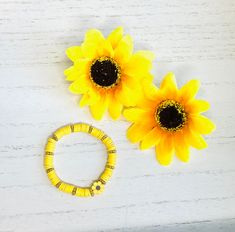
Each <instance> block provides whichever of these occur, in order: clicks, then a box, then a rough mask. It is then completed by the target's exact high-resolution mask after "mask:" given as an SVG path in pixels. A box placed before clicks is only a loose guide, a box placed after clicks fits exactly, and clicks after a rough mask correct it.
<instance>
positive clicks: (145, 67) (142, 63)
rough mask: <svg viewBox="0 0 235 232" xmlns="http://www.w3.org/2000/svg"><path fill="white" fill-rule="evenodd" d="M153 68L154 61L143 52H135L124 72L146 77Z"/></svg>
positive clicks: (129, 74)
mask: <svg viewBox="0 0 235 232" xmlns="http://www.w3.org/2000/svg"><path fill="white" fill-rule="evenodd" d="M151 68H152V61H151V60H149V59H148V58H146V56H145V55H143V54H142V53H138V52H137V53H135V54H134V55H133V56H132V57H131V58H130V60H129V62H128V63H127V64H126V66H125V68H124V69H123V71H122V72H123V73H124V74H126V75H128V76H133V77H135V78H137V77H139V78H144V77H145V75H146V74H148V73H149V71H150V70H151Z"/></svg>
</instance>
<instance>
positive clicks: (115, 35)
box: [107, 27, 123, 49]
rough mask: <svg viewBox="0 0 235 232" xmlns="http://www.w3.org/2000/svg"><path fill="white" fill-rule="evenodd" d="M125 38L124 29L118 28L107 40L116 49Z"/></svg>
mask: <svg viewBox="0 0 235 232" xmlns="http://www.w3.org/2000/svg"><path fill="white" fill-rule="evenodd" d="M122 36H123V28H122V27H117V28H116V29H115V30H113V31H112V32H111V33H110V34H109V36H108V38H107V40H108V41H109V42H110V43H111V45H112V47H113V48H114V49H115V48H116V47H117V45H118V43H119V41H120V40H121V38H122Z"/></svg>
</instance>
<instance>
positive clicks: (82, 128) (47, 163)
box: [44, 123, 117, 197]
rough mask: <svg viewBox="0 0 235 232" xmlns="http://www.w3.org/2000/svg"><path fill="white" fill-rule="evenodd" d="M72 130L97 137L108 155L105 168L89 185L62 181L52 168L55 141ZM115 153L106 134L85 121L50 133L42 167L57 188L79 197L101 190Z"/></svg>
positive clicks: (113, 161) (114, 160)
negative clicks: (84, 185)
mask: <svg viewBox="0 0 235 232" xmlns="http://www.w3.org/2000/svg"><path fill="white" fill-rule="evenodd" d="M73 132H86V133H89V134H91V135H93V136H94V137H96V138H98V139H99V140H100V141H101V142H102V143H103V144H104V145H105V146H106V148H107V154H108V157H107V162H106V165H105V169H104V171H103V172H102V173H101V175H100V177H99V178H98V180H95V181H93V183H92V184H91V185H90V186H89V187H79V186H76V185H73V184H69V183H66V182H63V181H62V180H61V179H60V178H59V177H58V175H57V174H56V171H55V168H54V164H53V159H54V151H55V147H56V142H57V141H58V140H59V139H61V138H62V137H63V136H64V135H68V134H70V133H73ZM116 155H117V154H116V147H115V145H114V143H113V141H112V140H111V138H110V137H109V136H108V135H106V134H105V133H104V132H103V131H101V130H99V129H97V128H95V127H93V126H91V125H88V124H85V123H76V124H72V125H67V126H64V127H61V128H59V129H57V130H56V131H55V132H54V133H53V134H52V136H51V137H49V138H48V140H47V144H46V147H45V156H44V168H45V170H46V173H47V176H48V178H49V180H50V181H51V183H52V184H53V185H54V186H55V187H56V188H58V189H59V190H61V191H63V192H66V193H71V194H72V195H75V196H79V197H90V196H94V195H96V194H100V193H101V192H103V190H104V185H105V184H106V182H107V181H108V180H109V179H110V178H111V176H112V173H113V169H114V167H115V164H116Z"/></svg>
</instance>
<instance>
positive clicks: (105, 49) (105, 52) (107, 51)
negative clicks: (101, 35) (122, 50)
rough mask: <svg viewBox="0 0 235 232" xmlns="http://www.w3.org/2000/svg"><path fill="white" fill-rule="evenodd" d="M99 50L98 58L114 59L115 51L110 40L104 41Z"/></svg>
mask: <svg viewBox="0 0 235 232" xmlns="http://www.w3.org/2000/svg"><path fill="white" fill-rule="evenodd" d="M97 49H98V52H97V53H98V56H100V57H102V56H107V57H113V54H114V51H113V48H112V45H111V43H110V42H109V41H108V40H104V41H103V42H102V43H101V44H100V46H99V47H98V48H97Z"/></svg>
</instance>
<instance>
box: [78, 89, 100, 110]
mask: <svg viewBox="0 0 235 232" xmlns="http://www.w3.org/2000/svg"><path fill="white" fill-rule="evenodd" d="M99 99H100V96H99V95H98V94H97V93H96V92H95V91H92V90H91V89H89V92H88V93H86V94H84V95H83V96H82V98H81V100H80V102H79V105H80V107H83V106H86V105H94V104H96V103H97V102H98V101H99Z"/></svg>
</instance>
